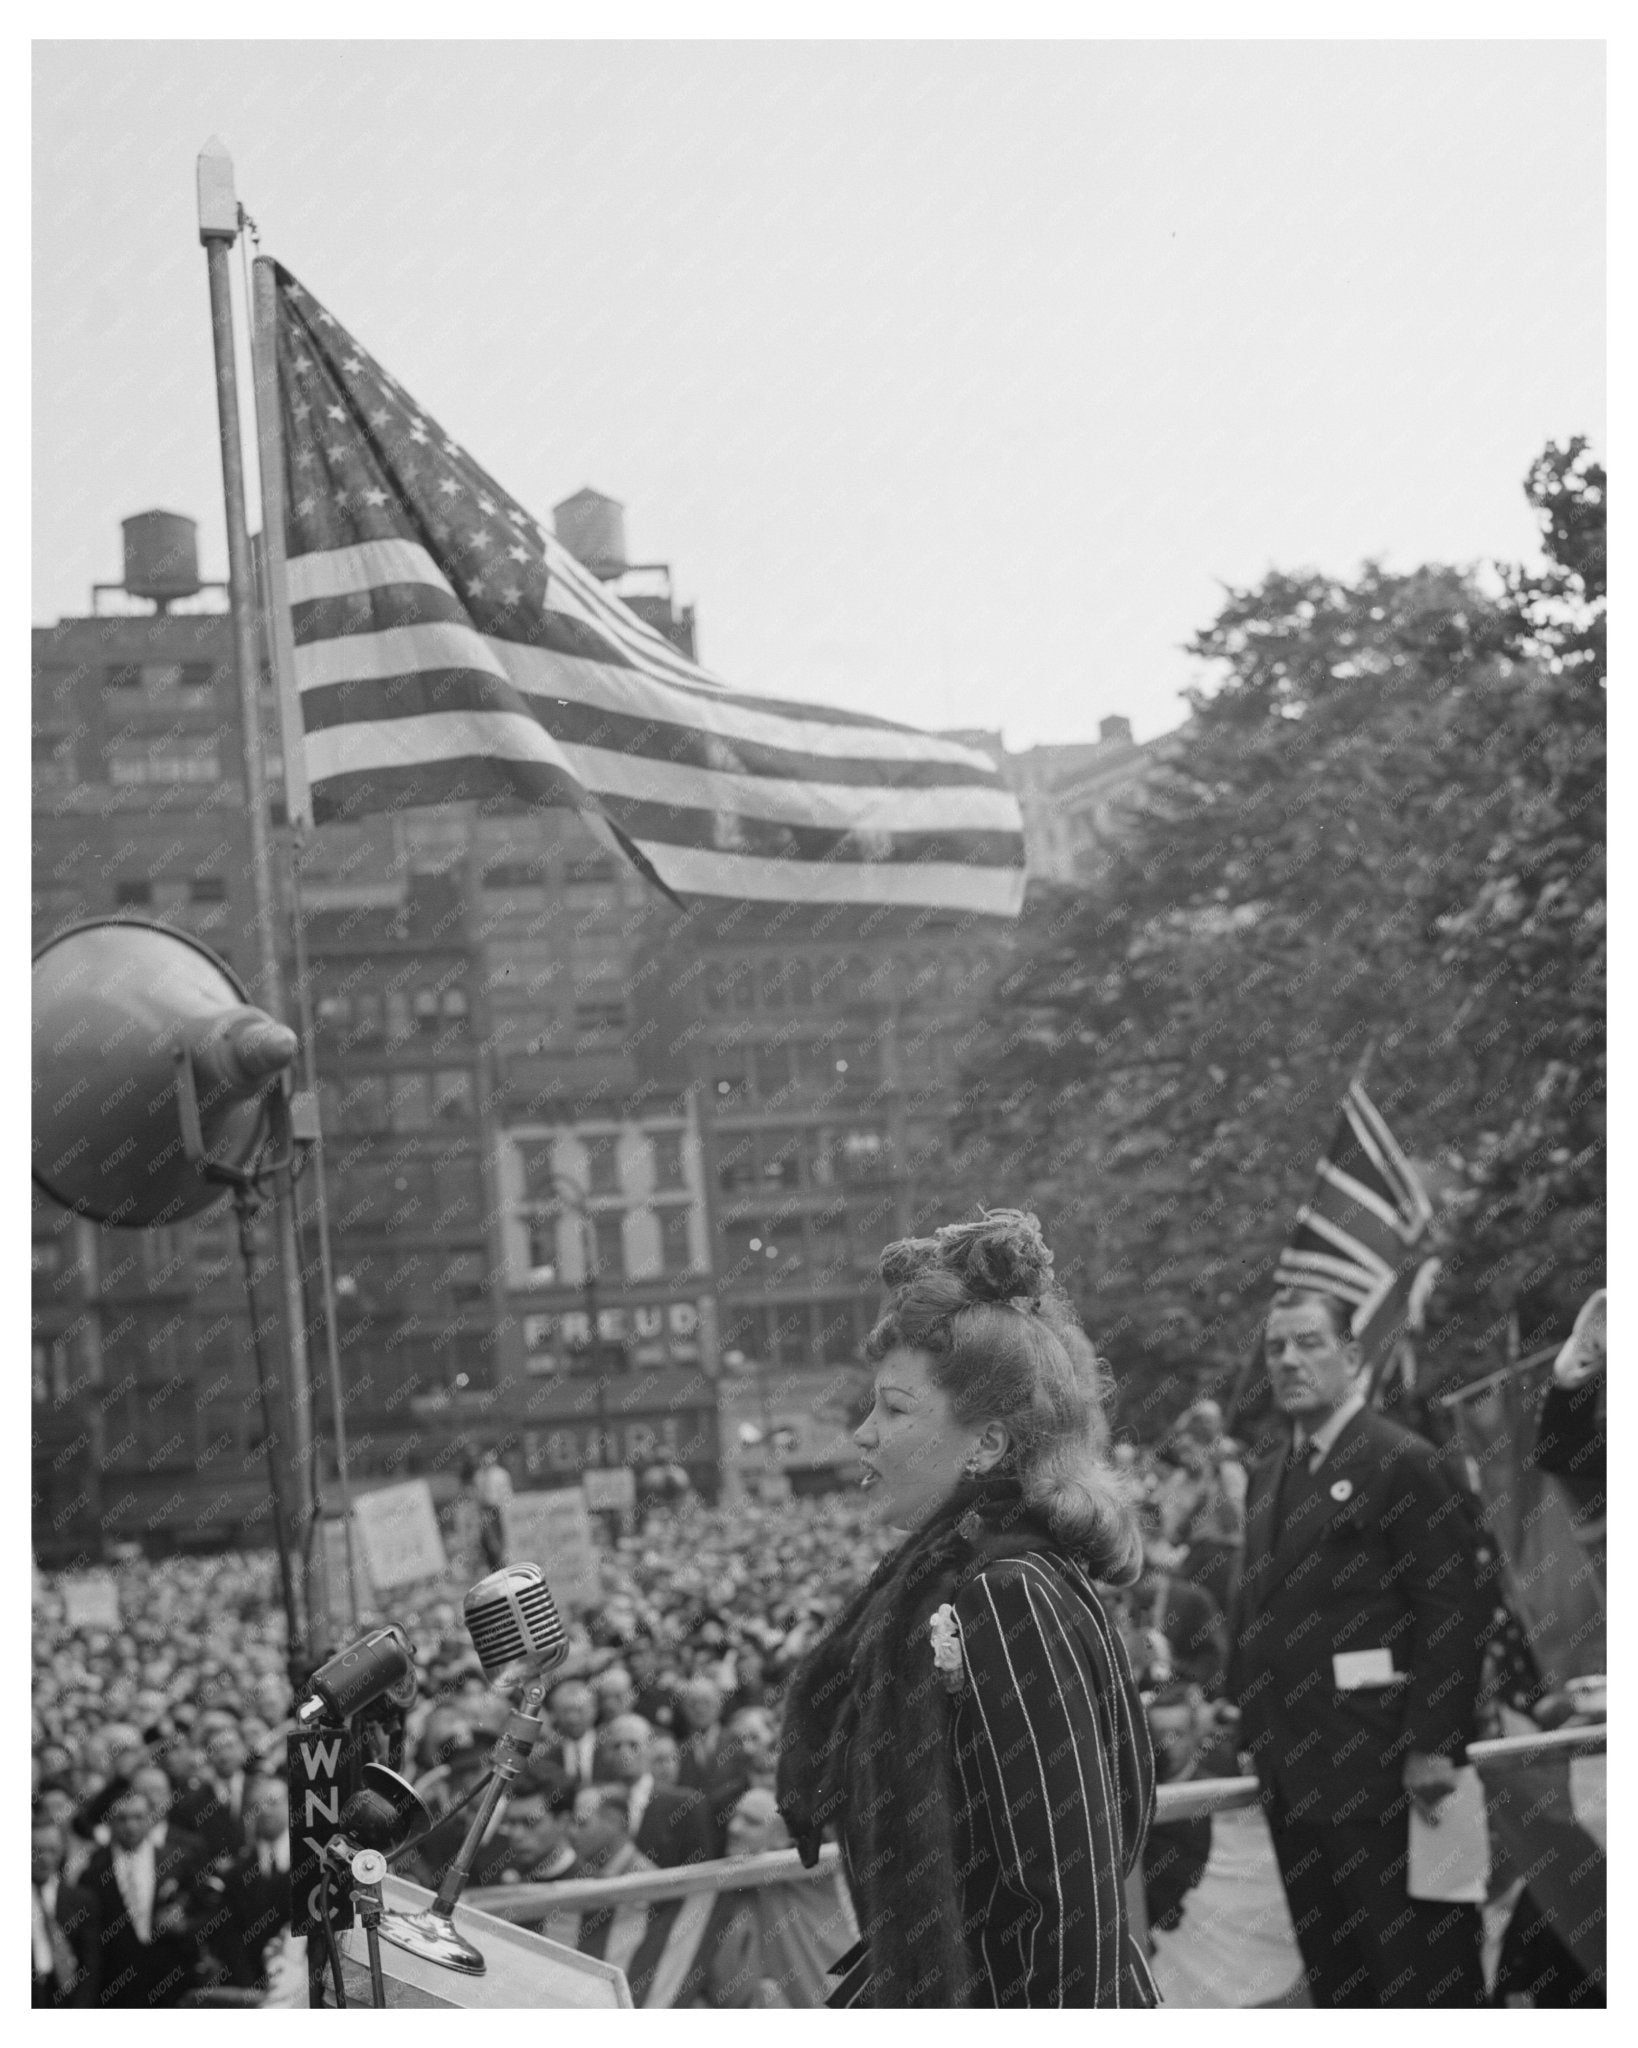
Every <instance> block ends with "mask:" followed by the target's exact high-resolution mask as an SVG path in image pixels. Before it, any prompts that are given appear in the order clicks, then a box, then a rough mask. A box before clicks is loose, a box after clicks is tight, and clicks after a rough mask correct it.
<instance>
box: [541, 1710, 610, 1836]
mask: <svg viewBox="0 0 1638 2048" xmlns="http://www.w3.org/2000/svg"><path fill="white" fill-rule="evenodd" d="M550 1714H551V1723H550V1726H549V1727H548V1728H547V1730H546V1732H545V1733H544V1734H543V1735H542V1736H541V1738H540V1740H539V1741H538V1742H537V1743H536V1744H535V1746H534V1748H533V1750H532V1751H531V1752H530V1755H529V1764H528V1777H529V1782H530V1784H531V1785H537V1786H539V1787H540V1789H541V1790H542V1791H543V1792H544V1793H545V1794H546V1799H547V1803H548V1804H549V1805H550V1807H551V1809H552V1811H553V1813H556V1814H562V1815H567V1814H569V1813H571V1812H572V1811H573V1809H574V1796H575V1794H576V1793H577V1792H580V1791H584V1790H585V1788H586V1787H587V1786H589V1785H595V1784H596V1783H597V1777H598V1756H599V1748H600V1741H601V1733H600V1731H599V1730H598V1728H597V1726H596V1722H597V1697H596V1695H595V1694H594V1693H593V1691H592V1689H591V1687H590V1686H589V1685H587V1684H586V1683H585V1681H584V1680H583V1679H579V1678H565V1679H564V1680H563V1681H562V1682H561V1683H560V1684H558V1685H555V1686H554V1687H553V1688H552V1697H551V1705H550Z"/></svg>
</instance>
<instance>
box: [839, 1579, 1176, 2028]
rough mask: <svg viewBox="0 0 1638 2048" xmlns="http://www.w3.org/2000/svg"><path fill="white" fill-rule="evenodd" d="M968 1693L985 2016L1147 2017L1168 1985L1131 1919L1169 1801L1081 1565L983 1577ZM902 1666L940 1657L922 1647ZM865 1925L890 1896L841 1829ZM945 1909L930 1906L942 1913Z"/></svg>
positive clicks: (958, 1801)
mask: <svg viewBox="0 0 1638 2048" xmlns="http://www.w3.org/2000/svg"><path fill="white" fill-rule="evenodd" d="M953 1605H954V1609H955V1618H956V1624H957V1629H958V1632H959V1637H960V1643H961V1650H962V1660H963V1665H964V1683H963V1685H962V1688H961V1690H960V1692H959V1693H958V1694H957V1695H956V1696H955V1698H954V1700H953V1702H952V1705H951V1711H950V1712H949V1716H948V1732H947V1736H946V1744H947V1756H948V1763H949V1768H950V1787H951V1792H952V1794H953V1805H954V1813H953V1820H954V1847H955V1866H956V1883H957V1891H958V1897H957V1898H955V1899H952V1900H950V1901H948V1902H947V1903H945V1904H943V1905H942V1907H941V1910H943V1911H947V1912H953V1913H955V1914H956V1915H957V1916H958V1918H959V1920H960V1922H961V1924H962V1925H963V1927H964V1928H965V1931H966V1936H967V1942H968V1946H969V1948H970V1950H971V1953H972V1955H973V1958H974V1962H975V1964H976V1965H977V1973H976V1977H975V1981H974V1984H973V1987H972V1995H971V1996H970V1997H969V1998H968V1999H967V2001H966V2002H967V2003H969V2004H971V2005H978V2006H993V2007H1006V2008H1020V2007H1026V2006H1028V2007H1041V2006H1045V2007H1079V2006H1103V2007H1147V2006H1153V2005H1155V2004H1157V2003H1158V1994H1157V1993H1156V1990H1155V1987H1154V1981H1153V1979H1152V1977H1151V1976H1150V1974H1149V1969H1148V1965H1147V1963H1146V1961H1145V1960H1144V1956H1143V1951H1142V1948H1141V1946H1140V1944H1139V1941H1138V1939H1137V1937H1136V1936H1135V1934H1134V1932H1133V1930H1132V1927H1131V1925H1130V1922H1129V1920H1128V1916H1127V1909H1126V1885H1125V1880H1126V1876H1127V1874H1128V1873H1129V1872H1130V1871H1131V1870H1133V1869H1134V1868H1135V1867H1136V1864H1137V1861H1138V1857H1139V1855H1140V1853H1141V1849H1142V1845H1143V1839H1144V1835H1145V1833H1146V1830H1147V1827H1148V1824H1149V1820H1150V1816H1151V1814H1152V1811H1153V1803H1154V1758H1153V1753H1152V1751H1151V1749H1150V1744H1149V1734H1148V1728H1147V1724H1146V1722H1145V1719H1144V1714H1143V1707H1142V1703H1141V1702H1140V1700H1139V1699H1138V1696H1137V1690H1136V1687H1135V1685H1134V1683H1133V1680H1132V1674H1131V1669H1130V1666H1129V1664H1128V1662H1127V1658H1126V1651H1125V1647H1124V1645H1123V1644H1122V1642H1121V1640H1120V1637H1119V1635H1118V1633H1117V1631H1116V1630H1115V1629H1114V1628H1113V1627H1112V1626H1111V1624H1110V1622H1109V1620H1108V1618H1107V1617H1106V1616H1105V1614H1104V1612H1103V1608H1102V1605H1101V1603H1100V1602H1099V1599H1098V1596H1097V1592H1096V1590H1095V1588H1094V1587H1093V1585H1092V1582H1091V1580H1090V1579H1089V1578H1088V1577H1087V1576H1086V1574H1085V1572H1084V1571H1083V1570H1082V1569H1081V1567H1080V1566H1079V1565H1078V1564H1077V1563H1076V1562H1075V1561H1074V1560H1073V1559H1072V1558H1070V1557H1069V1556H1067V1555H1066V1554H1064V1553H1063V1552H1061V1551H1059V1550H1057V1549H1055V1548H1051V1547H1047V1546H1045V1545H1043V1547H1041V1548H1039V1549H1032V1550H1027V1551H1025V1552H1023V1553H1022V1554H1021V1555H1017V1556H1009V1557H1005V1558H1002V1559H999V1560H997V1561H994V1562H991V1563H988V1564H985V1565H983V1566H982V1567H981V1568H979V1569H977V1570H976V1571H975V1572H973V1573H972V1574H971V1575H970V1576H968V1577H967V1578H966V1579H965V1580H964V1582H963V1583H961V1585H960V1586H959V1589H958V1591H957V1592H956V1596H955V1599H954V1602H953ZM903 1654H904V1655H905V1656H907V1657H911V1658H914V1657H916V1656H917V1655H923V1654H925V1655H930V1650H928V1649H927V1646H926V1645H925V1643H924V1642H920V1641H912V1642H909V1643H907V1644H905V1645H904V1649H903ZM838 1833H839V1835H840V1838H841V1842H842V1848H843V1854H844V1859H845V1863H846V1868H847V1871H848V1879H849V1884H850V1887H851V1889H852V1890H853V1893H854V1902H855V1907H856V1910H857V1911H858V1914H859V1920H860V1924H861V1926H867V1925H868V1924H869V1922H870V1917H871V1913H872V1910H873V1905H874V1901H873V1898H872V1893H873V1891H874V1890H875V1887H874V1886H873V1884H872V1881H871V1874H870V1872H869V1871H868V1870H867V1869H865V1868H863V1867H862V1860H861V1856H860V1853H859V1850H860V1841H859V1830H858V1829H857V1828H856V1827H854V1826H852V1825H850V1816H849V1814H848V1812H847V1811H846V1810H845V1809H844V1811H843V1813H842V1814H841V1815H840V1816H839V1825H838ZM929 1910H931V1904H930V1905H929ZM833 1968H834V1970H835V1972H836V1973H837V1974H838V1976H839V1978H840V1982H839V1983H838V1985H837V1988H836V1990H835V1991H834V1992H833V1993H832V1995H831V1998H830V2000H829V2003H830V2004H832V2005H836V2006H841V2005H858V2006H870V2005H874V2004H877V2003H879V2002H888V2003H897V2001H896V2000H888V2001H880V2000H878V1998H877V1997H876V1995H875V1987H874V1986H873V1984H872V1972H871V1964H870V1956H869V1953H868V1946H867V1944H866V1943H865V1942H860V1943H859V1944H858V1945H857V1946H856V1947H855V1948H854V1949H852V1950H850V1951H849V1952H848V1954H847V1955H845V1956H844V1957H842V1958H841V1960H840V1961H839V1962H838V1963H837V1964H836V1965H834V1966H833Z"/></svg>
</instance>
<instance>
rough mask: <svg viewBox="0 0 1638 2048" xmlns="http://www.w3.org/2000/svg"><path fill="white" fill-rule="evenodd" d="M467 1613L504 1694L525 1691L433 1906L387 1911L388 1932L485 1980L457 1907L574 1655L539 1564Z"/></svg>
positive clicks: (502, 1574)
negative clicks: (551, 1691) (559, 1672)
mask: <svg viewBox="0 0 1638 2048" xmlns="http://www.w3.org/2000/svg"><path fill="white" fill-rule="evenodd" d="M462 1613H463V1614H464V1616H465V1619H466V1627H467V1633H468V1634H469V1635H470V1636H471V1638H472V1647H473V1648H474V1649H475V1650H476V1651H477V1653H478V1662H479V1663H480V1664H481V1665H482V1666H483V1675H484V1677H485V1678H486V1679H488V1681H489V1683H490V1684H491V1685H492V1686H494V1687H495V1689H496V1690H497V1691H499V1692H508V1691H512V1690H515V1689H516V1688H518V1687H519V1686H521V1687H522V1692H521V1695H520V1697H519V1699H518V1702H517V1704H516V1706H514V1707H513V1709H512V1711H511V1712H510V1713H509V1714H508V1715H507V1717H506V1726H505V1727H504V1728H503V1729H502V1730H501V1732H500V1738H499V1740H498V1741H497V1742H496V1744H495V1749H494V1754H493V1755H492V1757H491V1758H490V1764H489V1782H488V1784H487V1785H486V1786H485V1788H484V1793H483V1797H482V1798H481V1799H480V1800H479V1802H478V1808H477V1811H476V1812H475V1813H474V1814H473V1816H472V1820H471V1824H470V1825H469V1827H468V1828H467V1831H466V1839H465V1840H464V1841H463V1842H462V1843H461V1846H460V1848H459V1849H458V1850H457V1851H456V1852H455V1860H454V1862H453V1863H451V1864H450V1866H449V1868H448V1869H447V1870H446V1871H445V1872H444V1874H443V1877H442V1879H441V1880H440V1882H439V1885H438V1891H437V1895H436V1897H435V1898H434V1899H433V1901H432V1904H431V1905H430V1906H428V1907H427V1908H426V1910H425V1911H424V1912H420V1913H390V1912H389V1913H384V1914H383V1915H382V1917H381V1933H382V1935H383V1937H384V1938H385V1939H386V1940H388V1941H390V1942H391V1943H392V1944H393V1945H394V1947H396V1948H402V1949H408V1950H409V1952H410V1954H411V1955H416V1956H422V1957H424V1958H425V1959H426V1961H428V1962H429V1963H437V1964H439V1965H440V1966H441V1967H442V1968H443V1969H446V1970H459V1971H460V1972H461V1973H462V1974H463V1975H464V1976H468V1977H481V1976H482V1975H483V1974H484V1970H485V1968H486V1967H487V1966H486V1964H485V1962H484V1959H483V1954H482V1952H481V1950H479V1949H476V1948H474V1947H473V1945H472V1943H471V1942H469V1941H468V1940H467V1939H466V1938H465V1936H464V1935H461V1934H458V1933H457V1932H456V1929H455V1906H456V1903H457V1901H458V1900H459V1898H460V1896H461V1893H462V1891H463V1890H464V1889H465V1886H466V1881H467V1878H468V1876H469V1875H470V1873H471V1870H472V1865H473V1862H474V1860H475V1858H476V1856H477V1853H478V1846H479V1844H480V1843H481V1842H482V1841H483V1838H484V1835H485V1833H486V1832H487V1831H488V1827H489V1823H490V1821H491V1820H492V1819H493V1818H494V1813H495V1809H496V1807H497V1806H498V1805H499V1804H500V1801H501V1796H502V1794H503V1793H504V1792H505V1791H506V1788H507V1786H508V1785H510V1783H511V1782H512V1780H513V1779H514V1778H515V1777H516V1776H517V1774H518V1772H519V1771H521V1770H522V1768H523V1766H524V1763H525V1761H526V1760H527V1758H528V1755H529V1752H530V1750H532V1749H533V1748H534V1746H535V1744H536V1743H537V1742H538V1741H539V1740H540V1732H541V1718H540V1716H541V1708H542V1706H543V1704H544V1702H545V1699H546V1681H547V1679H548V1678H549V1677H550V1675H551V1673H552V1672H553V1671H555V1670H556V1669H557V1667H558V1665H559V1664H561V1663H562V1662H563V1660H564V1658H565V1657H567V1656H568V1654H569V1637H568V1631H567V1630H566V1629H565V1628H564V1626H563V1621H562V1617H561V1616H560V1615H559V1614H558V1611H557V1603H556V1601H555V1600H553V1598H552V1595H551V1590H550V1588H549V1587H548V1586H547V1584H546V1574H545V1573H544V1572H543V1571H542V1570H541V1569H540V1566H539V1565H538V1564H509V1565H505V1566H503V1567H502V1568H501V1570H500V1571H498V1572H491V1573H490V1574H489V1576H488V1578H486V1579H480V1580H479V1581H478V1583H477V1584H476V1585H475V1586H474V1587H473V1588H472V1589H471V1591H470V1592H469V1593H468V1594H467V1596H466V1599H465V1601H464V1603H463V1605H462Z"/></svg>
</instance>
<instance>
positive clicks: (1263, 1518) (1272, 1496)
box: [1244, 1452, 1284, 1613]
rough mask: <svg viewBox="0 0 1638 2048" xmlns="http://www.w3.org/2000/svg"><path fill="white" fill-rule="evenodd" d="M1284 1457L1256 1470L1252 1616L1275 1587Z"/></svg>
mask: <svg viewBox="0 0 1638 2048" xmlns="http://www.w3.org/2000/svg"><path fill="white" fill-rule="evenodd" d="M1283 1464H1284V1453H1283V1452H1282V1453H1280V1454H1279V1455H1278V1456H1276V1457H1273V1458H1270V1459H1268V1460H1267V1461H1266V1462H1265V1463H1264V1464H1261V1465H1259V1466H1258V1467H1257V1468H1256V1474H1255V1477H1254V1478H1253V1481H1252V1485H1251V1500H1250V1505H1249V1508H1248V1510H1247V1515H1246V1572H1245V1578H1246V1583H1245V1587H1244V1600H1245V1606H1246V1610H1247V1612H1248V1613H1255V1612H1256V1610H1257V1609H1258V1608H1259V1607H1261V1606H1262V1604H1263V1602H1264V1600H1266V1599H1267V1597H1268V1591H1269V1588H1270V1586H1271V1585H1272V1584H1273V1563H1274V1559H1273V1554H1272V1553H1273V1549H1274V1510H1275V1508H1276V1506H1277V1505H1278V1500H1279V1487H1280V1472H1281V1469H1282V1467H1283Z"/></svg>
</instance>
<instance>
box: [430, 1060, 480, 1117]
mask: <svg viewBox="0 0 1638 2048" xmlns="http://www.w3.org/2000/svg"><path fill="white" fill-rule="evenodd" d="M432 1114H433V1117H434V1120H435V1121H437V1122H439V1123H462V1122H466V1121H468V1120H469V1119H470V1118H471V1115H472V1076H471V1074H470V1073H469V1072H468V1071H467V1069H466V1068H465V1067H441V1068H440V1069H439V1070H438V1072H437V1073H435V1074H434V1075H433V1077H432Z"/></svg>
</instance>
